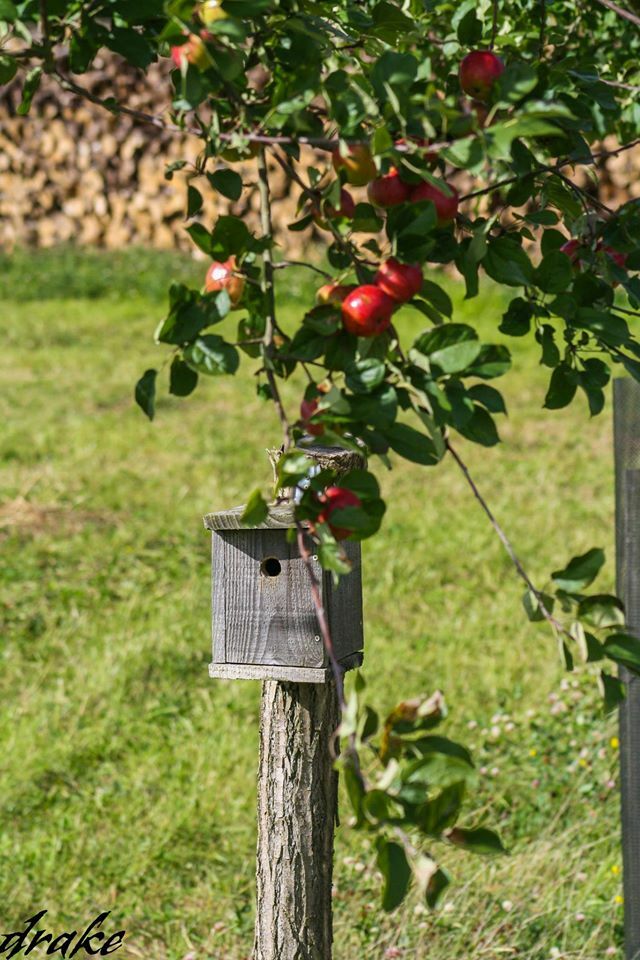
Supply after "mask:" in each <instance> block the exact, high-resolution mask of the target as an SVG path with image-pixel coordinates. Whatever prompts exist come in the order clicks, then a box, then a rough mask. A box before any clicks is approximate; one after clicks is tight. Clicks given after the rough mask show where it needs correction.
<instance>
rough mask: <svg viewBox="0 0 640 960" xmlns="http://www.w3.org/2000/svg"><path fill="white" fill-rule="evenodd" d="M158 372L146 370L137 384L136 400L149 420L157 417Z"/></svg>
mask: <svg viewBox="0 0 640 960" xmlns="http://www.w3.org/2000/svg"><path fill="white" fill-rule="evenodd" d="M157 376H158V371H157V370H145V372H144V373H143V374H142V376H141V377H140V379H139V380H138V382H137V383H136V389H135V398H136V403H137V404H138V406H139V407H140V409H141V410H143V411H144V413H146V415H147V416H148V417H149V420H153V417H154V415H155V403H156V377H157Z"/></svg>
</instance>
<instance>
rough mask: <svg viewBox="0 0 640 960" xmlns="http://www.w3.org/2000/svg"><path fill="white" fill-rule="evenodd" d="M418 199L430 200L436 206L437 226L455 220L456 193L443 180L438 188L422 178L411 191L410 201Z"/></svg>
mask: <svg viewBox="0 0 640 960" xmlns="http://www.w3.org/2000/svg"><path fill="white" fill-rule="evenodd" d="M447 191H448V192H447ZM418 200H431V201H432V203H433V204H434V206H435V208H436V216H437V222H438V226H439V227H442V226H444V225H445V224H447V223H451V221H452V220H455V218H456V214H457V212H458V193H457V191H456V190H455V188H454V187H452V186H451V185H450V184H448V183H445V182H444V181H443V182H442V188H440V187H436V186H435V185H434V184H433V183H429V181H428V180H424V181H423V182H422V183H419V184H418V186H417V187H414V188H413V190H412V191H411V202H412V203H417V202H418Z"/></svg>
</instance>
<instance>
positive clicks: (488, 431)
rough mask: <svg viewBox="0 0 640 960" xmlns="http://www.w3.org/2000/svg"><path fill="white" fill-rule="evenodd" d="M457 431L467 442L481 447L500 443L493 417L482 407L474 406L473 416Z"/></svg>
mask: <svg viewBox="0 0 640 960" xmlns="http://www.w3.org/2000/svg"><path fill="white" fill-rule="evenodd" d="M457 429H458V432H459V433H461V434H462V436H463V437H466V438H467V440H472V441H473V443H479V444H481V445H482V446H483V447H494V446H495V445H496V443H500V436H499V434H498V428H497V427H496V425H495V422H494V420H493V417H492V416H491V414H490V413H488V412H487V410H485V409H484V408H483V407H478V406H474V409H473V415H472V416H471V417H470V419H469V420H467V422H466V423H465V424H464V425H460V426H458V427H457Z"/></svg>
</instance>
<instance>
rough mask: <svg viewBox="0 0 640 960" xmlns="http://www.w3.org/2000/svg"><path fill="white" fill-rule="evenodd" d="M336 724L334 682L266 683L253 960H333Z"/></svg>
mask: <svg viewBox="0 0 640 960" xmlns="http://www.w3.org/2000/svg"><path fill="white" fill-rule="evenodd" d="M338 721H339V707H338V698H337V695H336V686H335V683H334V682H333V680H330V681H329V682H327V683H324V684H312V683H283V682H280V681H277V680H265V681H264V683H263V685H262V704H261V712H260V765H259V769H258V847H257V868H256V887H257V889H256V926H255V943H254V953H253V956H254V960H330V958H331V945H332V939H333V924H332V909H331V885H332V875H333V833H334V824H335V819H336V814H337V790H338V775H337V773H336V771H335V770H334V769H333V759H332V755H331V749H330V744H331V739H332V737H333V734H334V733H335V730H336V727H337V726H338Z"/></svg>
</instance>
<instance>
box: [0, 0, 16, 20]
mask: <svg viewBox="0 0 640 960" xmlns="http://www.w3.org/2000/svg"><path fill="white" fill-rule="evenodd" d="M17 19H18V8H17V7H16V5H15V3H12V2H11V0H0V20H7V21H8V22H9V23H13V21H14V20H17Z"/></svg>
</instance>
